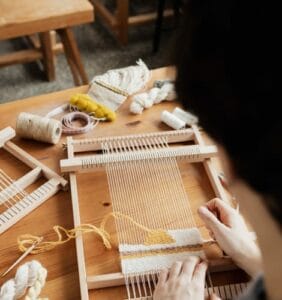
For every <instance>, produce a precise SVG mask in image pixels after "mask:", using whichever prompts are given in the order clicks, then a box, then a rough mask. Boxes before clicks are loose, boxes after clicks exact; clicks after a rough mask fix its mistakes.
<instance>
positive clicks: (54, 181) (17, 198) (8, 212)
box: [0, 127, 67, 234]
mask: <svg viewBox="0 0 282 300" xmlns="http://www.w3.org/2000/svg"><path fill="white" fill-rule="evenodd" d="M15 135H16V134H15V131H14V129H13V128H11V127H6V128H5V129H2V130H1V131H0V148H2V149H4V150H5V151H7V152H9V153H10V154H11V155H12V156H13V157H15V158H17V159H18V160H19V161H21V162H23V163H24V164H25V165H27V166H28V167H30V168H31V170H30V171H29V172H28V173H27V174H25V175H24V176H22V177H21V178H19V179H17V180H15V181H14V180H13V179H12V178H10V177H9V176H8V174H6V173H5V172H4V171H3V170H1V169H0V208H1V210H0V234H1V233H3V232H4V231H6V230H7V229H9V228H10V227H11V226H12V225H14V224H15V223H17V222H18V221H19V220H20V219H22V218H23V217H24V216H26V215H28V214H29V213H30V212H31V211H33V210H34V209H35V208H37V207H38V206H39V205H41V204H42V203H43V202H45V201H46V200H47V199H49V198H50V197H52V196H53V195H54V194H56V193H57V192H58V191H59V190H60V189H64V188H66V186H67V181H66V180H65V179H64V178H62V177H61V176H59V175H58V174H56V173H55V172H54V171H52V170H51V169H49V168H48V167H47V166H45V165H44V164H42V163H41V162H39V161H38V160H37V159H35V158H34V157H32V156H31V155H30V154H28V153H27V152H25V151H24V150H23V149H21V148H20V147H18V146H17V145H16V144H14V143H13V142H12V141H10V140H11V139H12V138H13V137H15ZM41 177H44V178H45V179H46V182H45V183H43V184H42V185H40V186H39V187H37V188H36V189H35V190H33V191H32V192H31V193H27V192H26V191H25V189H26V188H27V187H28V186H30V185H31V184H33V183H34V182H35V181H37V180H38V179H39V178H41Z"/></svg>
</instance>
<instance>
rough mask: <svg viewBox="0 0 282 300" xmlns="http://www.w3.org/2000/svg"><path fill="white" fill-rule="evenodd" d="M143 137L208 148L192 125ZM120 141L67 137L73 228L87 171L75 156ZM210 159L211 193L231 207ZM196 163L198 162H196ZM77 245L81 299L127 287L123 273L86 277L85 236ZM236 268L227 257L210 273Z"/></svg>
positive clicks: (207, 164)
mask: <svg viewBox="0 0 282 300" xmlns="http://www.w3.org/2000/svg"><path fill="white" fill-rule="evenodd" d="M143 135H144V136H149V137H154V136H160V137H162V136H166V137H167V138H168V143H179V142H189V141H192V142H194V143H195V145H199V146H200V147H206V146H205V142H204V139H203V137H202V136H201V133H200V131H199V128H198V127H197V126H196V125H192V126H191V128H189V129H185V130H178V131H163V132H156V133H145V134H143ZM136 136H140V134H138V135H134V134H131V135H128V136H124V137H126V138H130V137H132V138H135V137H136ZM118 138H119V137H115V136H113V137H98V138H94V139H80V140H79V139H77V140H75V139H73V138H72V137H67V142H66V148H67V157H68V159H65V160H61V162H60V165H61V171H62V172H68V173H69V183H70V191H71V200H72V208H73V221H74V226H75V227H76V226H79V225H80V224H81V221H80V220H81V217H80V209H79V197H78V188H77V178H76V172H81V171H84V170H83V169H82V168H81V166H78V165H77V164H76V162H77V161H76V160H75V154H76V153H79V154H81V153H83V152H88V151H90V150H92V151H97V150H99V149H101V144H102V142H103V141H105V140H115V139H118ZM209 155H210V156H206V157H205V156H203V157H202V158H201V160H200V161H201V163H202V164H203V166H204V168H205V172H206V174H207V176H208V179H209V182H210V184H211V186H212V189H213V191H214V193H215V196H216V197H219V198H221V199H222V200H223V201H226V202H228V203H230V201H229V198H228V196H227V193H226V192H225V190H224V188H223V186H222V184H221V182H220V180H219V177H218V172H217V171H216V169H215V167H214V164H213V161H212V160H211V157H213V156H214V154H209ZM196 162H199V160H198V161H196ZM75 243H76V254H77V262H78V272H79V283H80V292H81V299H83V300H88V299H89V294H88V290H91V289H99V288H105V287H114V286H120V285H124V284H125V281H124V277H123V275H122V273H121V272H118V273H110V274H103V275H95V276H87V273H86V263H85V255H84V246H83V238H82V236H78V237H77V238H76V240H75ZM235 268H236V267H235V266H234V264H233V263H232V260H231V259H230V258H228V257H224V258H222V259H220V260H215V261H213V263H212V265H211V270H212V271H213V272H219V271H225V270H232V269H235Z"/></svg>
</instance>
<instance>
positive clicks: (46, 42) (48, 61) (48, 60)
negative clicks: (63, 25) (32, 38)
mask: <svg viewBox="0 0 282 300" xmlns="http://www.w3.org/2000/svg"><path fill="white" fill-rule="evenodd" d="M39 38H40V45H41V50H42V52H43V64H44V68H45V71H46V74H47V78H48V80H49V81H53V80H54V79H55V61H54V54H53V49H52V41H51V35H50V32H49V31H47V32H41V33H40V34H39Z"/></svg>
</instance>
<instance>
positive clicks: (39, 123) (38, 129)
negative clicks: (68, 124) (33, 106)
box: [16, 112, 62, 144]
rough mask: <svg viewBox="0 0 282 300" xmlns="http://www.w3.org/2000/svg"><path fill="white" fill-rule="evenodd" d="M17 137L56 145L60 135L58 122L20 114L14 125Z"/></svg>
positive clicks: (60, 126)
mask: <svg viewBox="0 0 282 300" xmlns="http://www.w3.org/2000/svg"><path fill="white" fill-rule="evenodd" d="M16 133H17V135H18V136H20V137H23V138H28V139H32V140H36V141H41V142H46V143H51V144H57V143H58V142H59V140H60V137H61V134H62V125H61V122H60V121H57V120H55V119H50V118H47V117H41V116H37V115H34V114H30V113H25V112H22V113H20V114H19V115H18V118H17V123H16Z"/></svg>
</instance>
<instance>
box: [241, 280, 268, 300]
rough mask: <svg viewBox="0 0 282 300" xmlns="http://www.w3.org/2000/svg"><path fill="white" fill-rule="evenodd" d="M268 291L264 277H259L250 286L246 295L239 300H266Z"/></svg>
mask: <svg viewBox="0 0 282 300" xmlns="http://www.w3.org/2000/svg"><path fill="white" fill-rule="evenodd" d="M266 299H267V298H266V291H265V286H264V281H263V277H262V276H258V277H257V278H256V279H255V280H254V281H253V282H252V283H251V284H250V286H249V288H248V289H247V291H246V293H245V294H244V295H242V296H241V297H239V299H238V300H266Z"/></svg>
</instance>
